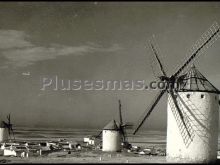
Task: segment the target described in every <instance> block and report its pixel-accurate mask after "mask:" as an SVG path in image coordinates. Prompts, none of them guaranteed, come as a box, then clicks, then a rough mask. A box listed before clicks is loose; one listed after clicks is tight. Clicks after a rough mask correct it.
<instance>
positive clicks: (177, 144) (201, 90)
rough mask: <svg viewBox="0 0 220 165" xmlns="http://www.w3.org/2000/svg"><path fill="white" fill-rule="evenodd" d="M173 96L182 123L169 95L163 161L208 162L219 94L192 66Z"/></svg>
mask: <svg viewBox="0 0 220 165" xmlns="http://www.w3.org/2000/svg"><path fill="white" fill-rule="evenodd" d="M181 82H182V83H181V84H180V86H179V90H178V92H177V93H176V98H177V104H178V106H179V109H180V110H181V111H182V113H183V116H184V122H185V125H186V126H184V123H183V122H182V120H181V118H180V115H178V111H177V109H176V108H175V105H174V102H173V100H172V98H171V96H170V95H169V94H168V105H167V124H168V125H167V150H166V152H167V153H166V155H167V160H168V161H173V162H190V163H191V162H196V163H210V162H214V161H215V160H216V159H217V147H218V120H219V119H218V118H219V98H218V94H219V91H218V89H216V88H215V87H214V86H213V85H212V84H211V83H210V82H209V81H208V80H207V79H206V78H205V77H204V76H203V75H202V74H201V73H200V72H199V71H198V70H197V69H196V68H195V67H192V68H191V70H190V71H189V72H188V73H187V74H186V75H185V76H183V80H182V81H181Z"/></svg>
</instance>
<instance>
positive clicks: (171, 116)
mask: <svg viewBox="0 0 220 165" xmlns="http://www.w3.org/2000/svg"><path fill="white" fill-rule="evenodd" d="M218 37H219V26H218V24H217V23H214V24H213V25H212V26H211V27H210V29H209V30H208V31H207V32H206V33H204V35H203V36H202V39H200V42H199V43H196V45H195V47H193V49H192V52H191V54H192V55H191V56H190V57H189V58H188V59H187V60H186V62H185V63H184V64H183V65H182V66H181V67H179V69H177V71H176V72H175V73H174V74H173V75H171V76H170V77H168V76H167V74H166V72H165V70H164V67H163V65H162V63H161V61H160V59H159V56H158V53H157V51H156V49H155V47H154V46H153V44H150V45H151V48H152V51H153V53H154V55H155V58H156V60H157V62H158V64H159V67H160V70H161V73H162V76H160V77H159V79H160V80H161V81H164V82H166V84H167V86H166V88H165V89H163V90H161V91H160V92H159V93H158V94H157V95H156V97H155V99H154V100H153V101H152V103H151V104H150V105H149V107H148V108H147V110H146V111H145V112H144V114H143V115H142V117H141V119H140V121H139V122H138V124H137V127H136V129H135V131H134V134H135V133H136V132H137V131H138V130H139V128H140V127H141V126H142V124H143V123H144V121H145V120H146V118H148V117H149V115H150V114H151V112H152V111H153V110H154V107H155V106H156V105H157V103H158V102H159V100H160V99H161V97H162V96H163V95H164V94H165V93H166V92H167V93H168V104H167V150H166V152H167V160H168V161H174V162H195V163H201V162H203V163H210V162H213V161H215V160H216V159H217V146H218V116H219V112H218V111H219V105H218V94H220V92H219V90H218V89H217V88H215V87H214V86H213V85H212V84H211V83H210V82H209V81H208V80H207V79H206V78H205V77H204V76H203V75H202V74H201V73H200V72H199V71H198V70H197V69H196V68H195V67H194V66H193V67H192V68H191V69H190V70H189V71H188V72H186V73H185V74H182V73H183V71H184V70H185V71H186V68H187V67H188V66H189V64H190V63H192V62H193V60H195V57H198V55H200V54H201V53H202V52H204V50H205V49H206V48H208V46H210V45H211V44H213V41H215V40H217V39H218ZM181 74H182V75H181Z"/></svg>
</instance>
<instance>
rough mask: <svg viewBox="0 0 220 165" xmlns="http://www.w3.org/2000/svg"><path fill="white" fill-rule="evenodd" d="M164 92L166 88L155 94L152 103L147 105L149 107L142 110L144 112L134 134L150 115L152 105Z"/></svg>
mask: <svg viewBox="0 0 220 165" xmlns="http://www.w3.org/2000/svg"><path fill="white" fill-rule="evenodd" d="M165 92H166V90H162V91H160V92H159V93H158V94H157V95H156V96H155V98H154V100H153V101H152V103H151V104H150V105H149V107H148V108H147V109H146V110H145V111H144V114H143V115H142V116H141V118H140V120H139V122H138V124H137V126H136V128H135V131H134V132H133V134H135V133H136V132H137V131H138V130H139V129H140V127H141V126H142V125H143V123H144V121H145V120H146V119H147V118H148V117H149V116H150V114H151V112H152V111H153V110H154V107H155V106H156V105H157V103H158V102H159V101H160V99H161V97H162V96H163V94H164V93H165Z"/></svg>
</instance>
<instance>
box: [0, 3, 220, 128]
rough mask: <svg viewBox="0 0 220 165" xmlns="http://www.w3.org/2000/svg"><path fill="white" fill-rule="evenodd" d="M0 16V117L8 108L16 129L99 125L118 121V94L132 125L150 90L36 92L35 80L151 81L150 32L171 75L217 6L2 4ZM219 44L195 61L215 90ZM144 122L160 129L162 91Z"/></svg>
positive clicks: (215, 17) (218, 15)
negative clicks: (43, 78) (22, 127)
mask: <svg viewBox="0 0 220 165" xmlns="http://www.w3.org/2000/svg"><path fill="white" fill-rule="evenodd" d="M0 18H1V19H0V75H1V78H0V79H1V80H0V100H1V101H0V109H1V114H0V117H1V118H5V116H6V115H7V114H8V113H9V112H10V113H11V114H12V119H13V122H14V124H16V125H17V126H43V127H71V128H89V127H92V128H102V127H104V125H105V124H106V123H108V121H109V120H111V119H113V118H114V119H116V120H118V99H121V101H122V106H123V107H122V108H123V115H124V120H125V121H129V122H134V123H135V122H136V121H137V119H139V117H140V115H141V114H142V113H143V111H144V110H145V108H146V107H147V105H148V104H149V103H150V102H151V100H152V98H153V96H154V95H155V94H156V91H154V90H147V91H125V90H121V91H84V90H79V91H73V90H71V91H61V90H58V91H54V90H45V91H42V90H40V89H41V88H42V77H53V76H58V77H59V78H60V79H65V80H145V81H146V82H150V81H152V80H154V79H155V77H154V74H153V72H152V68H151V65H150V64H151V60H150V56H151V55H150V51H149V50H148V49H146V45H147V41H148V39H149V38H150V37H151V36H152V35H153V34H155V37H156V39H157V44H158V45H159V49H160V50H161V52H160V53H161V54H160V56H161V57H162V59H163V62H164V64H165V65H166V69H167V71H168V74H169V75H170V74H171V73H172V72H174V71H175V68H176V67H177V66H179V65H181V63H182V61H183V59H184V58H185V57H186V55H187V54H186V53H187V51H188V49H189V48H190V47H191V46H192V45H193V44H194V42H195V41H196V40H197V39H198V38H199V37H200V36H201V34H203V32H205V31H206V30H207V29H208V28H209V27H210V25H211V24H212V23H213V22H214V21H217V22H219V23H220V3H219V2H197V3H196V2H193V3H192V2H154V3H153V2H139V3H134V2H133V3H132V2H130V3H128V2H111V3H106V2H105V3H104V2H102V3H101V2H84V3H82V2H65V3H64V2H62V3H61V2H50V3H49V2H40V3H39V2H26V3H24V2H10V3H6V2H1V3H0ZM219 45H220V41H216V43H215V44H214V45H213V46H212V47H211V48H209V49H208V50H207V51H206V52H205V53H204V54H203V55H201V57H199V58H198V60H197V61H196V62H195V64H196V66H197V68H198V69H199V70H200V71H201V72H202V73H203V74H204V75H205V76H206V77H207V78H208V79H209V80H210V81H211V82H212V83H213V84H214V85H215V86H216V87H217V88H220V74H219V70H220V67H219V63H220V56H219V52H220V46H219ZM144 127H145V128H147V129H165V128H166V96H165V97H163V99H162V100H161V102H160V104H158V106H157V107H156V109H155V112H154V113H153V114H152V115H151V117H150V118H149V120H148V121H147V122H146V123H145V125H144Z"/></svg>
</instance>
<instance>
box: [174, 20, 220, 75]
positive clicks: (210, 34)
mask: <svg viewBox="0 0 220 165" xmlns="http://www.w3.org/2000/svg"><path fill="white" fill-rule="evenodd" d="M219 36H220V35H219V25H218V23H217V22H215V23H214V24H213V25H212V26H211V27H210V28H209V29H208V30H207V31H206V32H205V33H204V34H203V35H202V37H201V38H200V39H199V40H198V41H197V42H196V44H195V45H194V46H193V48H192V49H191V50H190V52H189V54H191V56H190V57H189V58H188V59H187V60H186V61H185V63H184V64H183V65H182V66H181V67H179V69H177V71H176V72H175V73H174V74H173V76H174V77H176V76H178V75H179V74H180V73H181V72H182V71H183V70H184V69H186V68H187V67H188V66H189V64H190V63H192V62H193V61H194V60H195V58H196V57H198V56H199V55H200V54H202V53H203V52H204V51H205V50H206V49H207V48H208V47H210V46H211V45H212V44H213V43H214V41H216V40H217V39H218V38H219Z"/></svg>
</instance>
